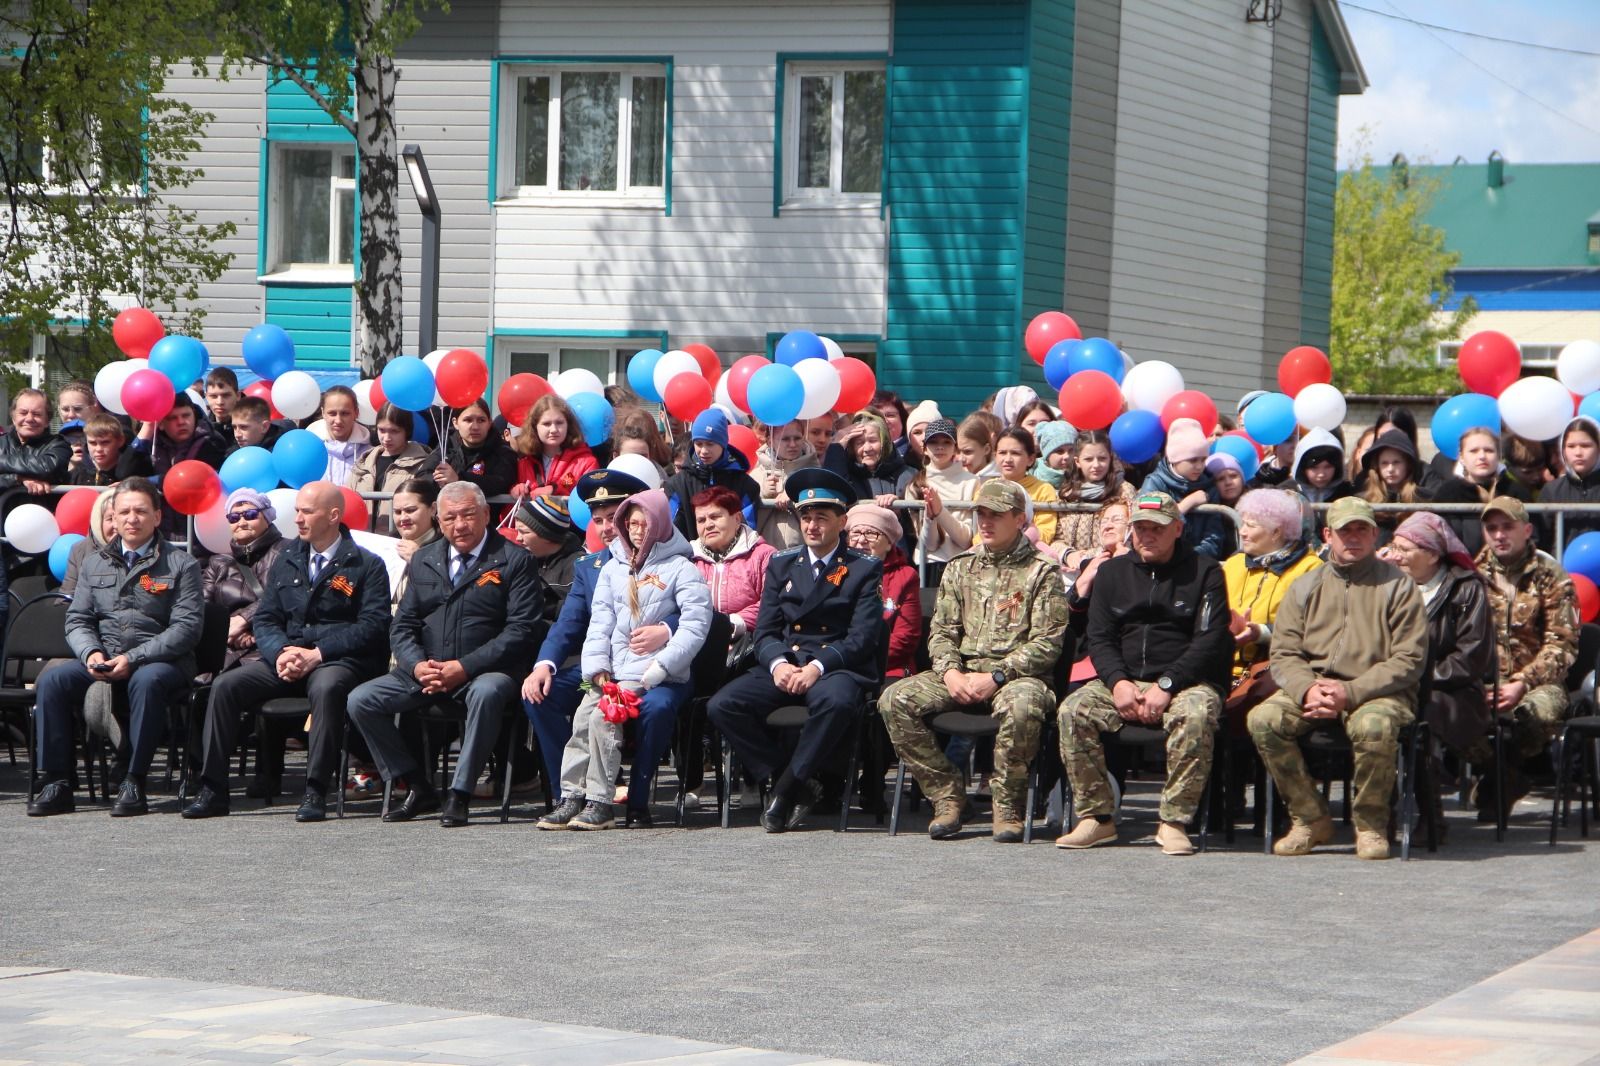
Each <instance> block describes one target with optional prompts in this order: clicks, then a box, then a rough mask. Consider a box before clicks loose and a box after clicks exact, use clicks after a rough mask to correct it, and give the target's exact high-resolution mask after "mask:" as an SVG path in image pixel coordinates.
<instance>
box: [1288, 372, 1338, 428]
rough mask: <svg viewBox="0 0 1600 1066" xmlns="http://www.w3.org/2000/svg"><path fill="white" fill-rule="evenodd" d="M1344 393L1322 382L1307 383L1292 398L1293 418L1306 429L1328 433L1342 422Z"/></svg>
mask: <svg viewBox="0 0 1600 1066" xmlns="http://www.w3.org/2000/svg"><path fill="white" fill-rule="evenodd" d="M1344 415H1345V402H1344V393H1342V392H1340V391H1339V390H1338V389H1336V388H1334V387H1333V386H1332V385H1327V384H1324V383H1322V382H1320V381H1319V382H1316V383H1314V384H1311V385H1307V386H1306V387H1305V388H1303V389H1301V390H1300V391H1299V392H1298V393H1297V394H1296V395H1295V398H1294V420H1295V421H1296V422H1298V423H1300V424H1301V425H1302V426H1305V427H1306V428H1307V429H1325V430H1328V431H1329V432H1330V433H1331V432H1334V431H1336V430H1337V429H1338V428H1339V427H1340V426H1341V425H1343V424H1344Z"/></svg>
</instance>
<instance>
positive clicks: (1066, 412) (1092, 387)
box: [1034, 319, 1123, 429]
mask: <svg viewBox="0 0 1600 1066" xmlns="http://www.w3.org/2000/svg"><path fill="white" fill-rule="evenodd" d="M1034 321H1038V320H1037V319H1035V320H1034ZM1057 399H1058V400H1059V401H1060V407H1061V417H1062V419H1064V420H1065V421H1067V422H1071V423H1072V424H1073V425H1074V426H1077V427H1078V428H1079V429H1105V428H1106V427H1107V426H1109V425H1110V424H1111V423H1113V422H1115V421H1116V420H1117V416H1118V415H1120V414H1121V413H1122V405H1123V397H1122V387H1121V386H1120V385H1118V384H1117V379H1116V378H1114V377H1112V376H1111V375H1110V374H1107V373H1105V372H1104V371H1102V370H1080V371H1078V372H1077V373H1076V374H1074V375H1072V376H1071V377H1069V378H1068V379H1067V383H1066V384H1065V385H1063V386H1061V395H1060V396H1058V397H1057Z"/></svg>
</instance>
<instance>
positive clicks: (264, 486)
mask: <svg viewBox="0 0 1600 1066" xmlns="http://www.w3.org/2000/svg"><path fill="white" fill-rule="evenodd" d="M324 450H326V449H324ZM217 476H218V477H220V478H221V479H222V491H223V492H234V491H236V490H238V489H255V490H256V491H257V492H271V491H272V490H273V489H275V488H277V487H278V468H277V466H276V465H275V464H274V463H273V458H272V453H271V452H269V451H267V450H266V449H265V448H260V447H249V448H240V449H239V450H238V451H236V452H234V453H233V454H232V455H230V456H228V457H227V458H226V459H224V460H222V469H221V470H219V471H217Z"/></svg>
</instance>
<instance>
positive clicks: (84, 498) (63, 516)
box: [56, 489, 100, 537]
mask: <svg viewBox="0 0 1600 1066" xmlns="http://www.w3.org/2000/svg"><path fill="white" fill-rule="evenodd" d="M99 498H100V490H98V489H73V490H72V491H71V492H68V493H64V494H63V495H62V497H61V498H60V499H59V500H57V501H56V525H58V526H60V527H61V532H63V533H82V534H83V535H84V536H86V537H87V536H88V535H89V512H90V511H91V510H93V509H94V501H96V500H98V499H99Z"/></svg>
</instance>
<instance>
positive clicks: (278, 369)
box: [185, 322, 294, 384]
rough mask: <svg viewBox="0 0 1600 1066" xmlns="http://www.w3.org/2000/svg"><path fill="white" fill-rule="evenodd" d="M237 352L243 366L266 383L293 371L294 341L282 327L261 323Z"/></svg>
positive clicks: (240, 345) (245, 338) (249, 334)
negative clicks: (240, 355) (241, 358)
mask: <svg viewBox="0 0 1600 1066" xmlns="http://www.w3.org/2000/svg"><path fill="white" fill-rule="evenodd" d="M239 350H240V351H241V352H242V353H243V354H244V365H245V366H247V367H249V368H250V369H251V370H254V371H255V372H256V373H257V374H259V375H260V376H261V377H262V378H264V379H265V380H267V381H276V380H277V379H278V377H279V376H280V375H282V374H287V373H288V372H289V371H291V370H293V369H294V341H292V340H290V339H289V334H287V333H285V332H284V331H283V327H282V326H275V325H273V324H272V323H271V322H263V323H262V324H261V325H259V326H257V327H256V328H255V329H252V330H251V331H250V332H249V333H246V334H245V335H244V340H243V341H242V342H240V344H239ZM185 384H187V382H185Z"/></svg>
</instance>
